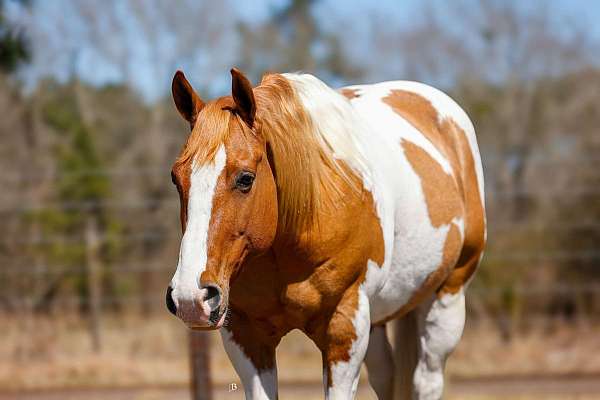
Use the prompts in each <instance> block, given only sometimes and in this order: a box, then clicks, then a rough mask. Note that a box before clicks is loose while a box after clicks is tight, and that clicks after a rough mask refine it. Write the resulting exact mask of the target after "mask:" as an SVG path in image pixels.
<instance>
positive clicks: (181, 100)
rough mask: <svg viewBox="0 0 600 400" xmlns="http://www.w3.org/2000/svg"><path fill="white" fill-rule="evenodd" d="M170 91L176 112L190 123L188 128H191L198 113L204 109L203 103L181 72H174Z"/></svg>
mask: <svg viewBox="0 0 600 400" xmlns="http://www.w3.org/2000/svg"><path fill="white" fill-rule="evenodd" d="M171 91H172V92H173V100H174V101H175V106H176V107H177V111H179V114H181V116H182V117H183V118H185V120H186V121H188V122H189V123H190V127H191V128H193V127H194V123H195V122H196V118H198V113H199V112H200V110H202V107H204V102H203V101H202V100H201V99H200V96H198V95H197V94H196V91H195V90H194V88H193V87H192V85H190V83H189V82H188V80H187V79H186V78H185V75H184V74H183V72H181V71H177V72H175V76H174V77H173V83H172V84H171Z"/></svg>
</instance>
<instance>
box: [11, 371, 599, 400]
mask: <svg viewBox="0 0 600 400" xmlns="http://www.w3.org/2000/svg"><path fill="white" fill-rule="evenodd" d="M599 378H600V376H580V377H574V376H571V377H568V378H558V379H557V378H555V377H554V378H553V377H537V378H522V377H510V378H493V379H480V380H477V379H469V380H464V381H455V382H452V383H451V385H449V388H448V390H447V391H446V398H447V399H448V400H458V399H463V400H500V399H503V400H534V399H536V400H537V399H546V400H592V399H600V379H599ZM280 386H281V387H280V392H279V395H280V398H282V399H287V400H313V399H314V400H317V399H322V398H323V394H322V388H321V386H320V385H317V384H283V385H280ZM9 399H10V400H79V399H86V400H101V399H102V400H105V399H110V400H161V399H170V400H180V399H181V400H187V399H189V392H188V390H187V388H186V387H184V386H181V387H175V386H173V387H154V388H113V389H106V388H105V389H99V388H95V389H93V388H91V389H67V390H65V389H54V390H40V391H28V392H26V393H18V392H9V393H6V392H5V393H2V392H0V400H9ZM243 399H244V396H243V392H242V390H241V389H237V390H233V391H232V390H230V388H229V387H227V385H226V386H225V387H223V386H222V385H219V386H218V387H215V390H214V400H243ZM357 399H358V400H375V399H376V397H375V395H374V394H373V392H372V391H371V389H370V388H369V387H368V385H367V384H366V382H361V385H360V386H359V393H358V396H357Z"/></svg>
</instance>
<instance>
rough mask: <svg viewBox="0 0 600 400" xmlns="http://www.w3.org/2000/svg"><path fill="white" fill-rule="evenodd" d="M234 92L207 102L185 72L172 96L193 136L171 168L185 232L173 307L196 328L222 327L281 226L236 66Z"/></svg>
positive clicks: (252, 110)
mask: <svg viewBox="0 0 600 400" xmlns="http://www.w3.org/2000/svg"><path fill="white" fill-rule="evenodd" d="M231 75H232V78H233V84H232V95H231V96H227V97H222V98H219V99H217V100H214V101H211V102H208V103H206V104H205V103H203V102H202V100H201V99H200V97H199V96H198V95H197V94H196V92H195V91H194V89H193V88H192V86H191V85H190V83H189V82H188V81H187V80H186V78H185V76H184V75H183V73H181V72H180V71H178V72H177V73H176V74H175V77H174V78H173V86H172V90H173V99H174V101H175V105H176V107H177V110H178V111H179V113H180V114H181V115H182V116H183V117H184V118H185V119H186V120H187V121H188V122H189V123H190V126H191V128H192V131H191V134H190V136H189V138H188V140H187V143H186V144H185V146H184V148H183V150H182V152H181V154H180V156H179V158H178V159H177V161H176V162H175V164H174V166H173V170H172V178H173V182H174V184H175V185H176V186H177V190H178V192H179V198H180V202H181V226H182V230H183V238H182V240H181V248H180V252H179V262H178V264H177V270H176V272H175V275H174V276H173V279H172V281H171V284H170V285H169V287H168V289H167V296H166V301H167V307H168V308H169V310H170V311H171V312H172V313H173V314H175V315H177V316H178V317H179V318H181V319H182V320H183V321H184V322H185V323H186V324H187V325H188V326H189V327H191V328H196V329H216V328H220V327H221V326H222V324H223V322H224V319H225V313H226V311H227V306H228V296H229V287H230V282H231V281H232V279H234V278H235V276H236V274H237V273H238V271H239V269H240V266H241V264H242V263H243V261H244V259H245V258H246V256H247V255H249V254H252V253H260V252H264V251H266V250H267V249H268V248H269V247H270V246H271V245H272V242H273V240H274V238H275V232H276V229H277V193H276V188H275V180H274V176H273V171H272V170H271V166H270V163H269V152H268V150H267V147H268V145H267V143H266V140H265V138H264V135H263V134H262V133H261V126H260V123H259V122H258V121H257V120H256V102H255V98H254V94H253V90H252V86H251V84H250V82H249V81H248V79H246V77H245V76H244V75H243V74H242V73H241V72H239V71H238V70H236V69H232V70H231Z"/></svg>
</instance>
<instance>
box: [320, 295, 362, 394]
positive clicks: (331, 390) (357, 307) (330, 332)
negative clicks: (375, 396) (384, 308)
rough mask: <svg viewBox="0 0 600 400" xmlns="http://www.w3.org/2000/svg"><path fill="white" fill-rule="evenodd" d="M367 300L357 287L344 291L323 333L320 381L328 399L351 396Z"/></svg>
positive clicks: (353, 392) (360, 362)
mask: <svg viewBox="0 0 600 400" xmlns="http://www.w3.org/2000/svg"><path fill="white" fill-rule="evenodd" d="M370 327H371V321H370V316H369V300H368V298H367V296H366V294H365V293H364V292H363V291H362V290H361V289H360V287H357V286H354V287H352V288H350V289H348V291H346V293H345V294H344V296H343V298H342V301H341V302H340V303H339V305H338V306H337V308H336V310H335V312H334V313H333V315H332V317H331V319H330V321H329V324H328V326H327V330H326V333H325V340H324V346H322V348H321V351H322V352H323V381H324V385H325V398H326V399H328V400H350V399H354V397H355V395H356V390H357V388H358V378H359V375H360V366H361V364H362V362H363V359H364V358H365V353H366V351H367V346H368V344H369V329H370Z"/></svg>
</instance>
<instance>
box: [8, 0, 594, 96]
mask: <svg viewBox="0 0 600 400" xmlns="http://www.w3.org/2000/svg"><path fill="white" fill-rule="evenodd" d="M74 1H75V0H37V1H35V0H34V2H33V10H22V9H20V7H18V6H16V5H15V4H14V3H12V2H10V1H9V2H7V11H8V12H7V14H8V16H9V18H11V19H13V20H16V21H19V23H22V24H24V26H25V28H26V29H27V27H32V26H33V27H34V29H36V30H38V31H39V32H38V33H37V35H34V38H35V40H36V41H37V42H36V46H34V50H35V49H38V53H39V54H38V57H35V54H34V59H33V65H31V66H30V67H28V68H27V69H26V70H25V71H24V72H23V75H22V76H23V79H24V80H25V81H26V82H28V83H29V85H28V86H29V87H31V86H32V85H34V84H35V82H37V80H38V79H39V78H40V77H43V76H46V75H50V76H54V77H56V78H58V79H59V80H65V79H67V78H68V77H69V76H70V75H71V74H72V73H73V72H74V71H75V73H77V74H78V75H79V76H80V77H82V78H83V79H84V80H86V81H88V82H90V83H93V84H96V85H102V84H106V83H119V82H121V81H122V80H124V79H126V80H128V81H129V82H130V83H131V84H132V85H133V86H134V87H135V88H136V89H137V90H138V91H140V92H142V93H143V94H144V95H145V96H146V97H148V98H151V99H152V98H156V97H159V96H162V95H164V94H165V92H166V91H167V90H168V87H169V85H168V79H169V76H170V75H172V72H173V71H172V69H174V68H176V67H177V68H184V67H187V69H191V70H193V71H194V72H195V75H197V76H203V78H204V80H203V81H202V82H199V81H200V80H201V79H198V82H197V83H199V84H203V85H205V86H206V85H207V83H206V82H208V81H210V85H209V87H208V88H207V89H208V90H210V91H211V92H213V93H218V92H222V91H223V90H226V88H227V86H228V81H229V77H228V69H229V68H228V67H229V64H230V63H231V62H233V61H232V60H235V54H233V52H234V51H235V47H236V46H237V45H238V44H239V42H238V43H232V42H235V41H239V40H240V39H239V38H237V37H235V24H234V23H231V24H230V25H228V28H226V29H227V30H228V31H229V33H230V36H229V39H227V40H228V41H224V42H223V43H225V45H224V46H222V47H221V48H219V51H218V54H214V57H211V58H209V57H206V56H204V57H200V56H198V57H192V58H190V60H188V61H185V62H184V61H182V62H179V64H177V63H175V64H177V65H164V66H163V65H156V64H157V63H156V62H154V61H153V59H152V57H151V53H152V51H153V47H152V46H162V49H163V50H162V51H168V49H169V47H170V46H171V47H172V46H175V45H176V43H171V42H169V37H168V35H166V34H165V35H162V36H159V37H158V38H156V42H153V43H148V39H147V38H145V37H143V36H142V35H140V34H139V27H136V26H135V24H134V23H131V18H128V16H127V10H126V7H125V6H124V4H125V3H126V2H124V1H117V2H116V3H114V4H115V7H116V8H117V9H118V10H120V11H117V13H116V15H120V18H121V20H122V21H124V22H125V23H124V24H123V26H125V27H126V29H125V31H124V32H122V33H120V35H121V36H118V35H116V34H114V33H113V32H111V30H110V28H107V30H106V39H105V44H106V48H107V49H108V51H114V52H118V51H119V44H120V43H122V42H124V41H127V42H128V43H129V45H128V49H130V50H129V51H130V52H131V54H130V59H129V60H128V62H129V65H128V70H130V71H135V73H130V74H129V76H127V77H126V76H123V71H122V68H121V69H119V67H118V66H116V65H115V64H114V63H111V62H110V60H107V58H106V57H103V56H102V54H99V53H98V52H97V51H95V50H94V49H93V47H92V46H89V45H88V44H87V43H86V40H85V39H83V38H84V33H85V31H86V26H85V25H82V22H81V20H80V19H78V18H77V16H76V14H75V13H73V12H72V10H71V7H70V5H72V4H73V3H74ZM286 1H287V0H253V1H247V0H230V3H231V5H232V7H231V8H232V9H231V10H225V11H224V12H223V13H222V14H219V15H215V18H217V19H218V18H222V21H223V22H222V23H226V21H227V20H228V18H227V17H228V16H229V19H231V18H230V15H228V14H233V15H234V16H235V17H236V18H239V19H241V20H243V21H246V22H250V23H257V24H258V23H260V22H261V21H264V20H265V19H266V18H268V16H269V14H270V13H271V11H272V10H274V9H278V8H280V7H281V6H282V5H284V4H286ZM466 1H477V0H466ZM496 1H497V0H496ZM91 3H92V4H96V7H97V10H99V11H98V12H99V13H101V12H102V10H103V7H104V5H105V4H108V3H110V2H101V0H97V3H94V2H93V1H92V2H91ZM132 3H133V2H132ZM421 3H422V1H420V0H396V1H394V0H378V1H377V2H373V1H370V0H352V1H350V0H342V1H340V0H322V1H321V2H320V3H319V4H318V6H317V7H316V11H315V12H316V15H317V17H318V18H319V21H320V22H321V23H322V25H323V26H324V27H325V29H333V30H335V29H344V26H340V25H342V24H343V23H348V21H351V22H352V24H353V26H352V28H353V30H354V31H356V32H358V35H357V36H356V37H355V42H356V43H352V46H349V48H350V49H351V50H352V52H353V53H355V55H356V57H359V58H360V57H368V54H369V46H370V43H369V42H368V35H366V34H365V35H364V36H363V37H364V40H360V39H361V34H360V32H362V31H364V32H366V31H367V30H368V29H370V28H372V27H371V26H370V24H371V23H372V19H370V18H369V16H373V15H380V16H385V17H386V18H387V19H386V20H387V21H393V23H394V24H396V26H397V27H403V26H409V25H410V24H411V23H412V22H413V21H414V20H415V19H418V18H419V13H418V10H419V6H420V5H421ZM432 3H433V7H434V8H435V9H436V11H438V13H439V15H440V16H441V17H442V18H446V19H447V20H448V24H449V26H453V25H454V24H456V22H457V21H455V20H454V19H453V17H451V16H449V15H446V14H445V10H446V8H447V6H446V5H447V4H448V0H432ZM500 3H502V2H500ZM141 4H144V3H141ZM172 4H177V3H176V2H172ZM517 4H519V7H523V8H524V9H527V8H531V9H534V10H537V11H538V12H549V13H550V14H551V15H553V16H554V19H558V20H559V21H554V22H555V23H556V26H561V24H563V25H562V26H564V24H572V25H576V26H586V32H587V33H588V34H589V36H590V37H591V38H593V39H594V40H600V24H597V23H595V21H598V20H600V1H597V0H587V1H585V0H531V1H521V2H518V3H517ZM107 7H110V6H107ZM23 21H25V22H23ZM459 22H460V21H459ZM457 26H460V25H457ZM190 29H193V27H190ZM165 49H166V50H165ZM212 51H214V50H212ZM40 54H43V56H42V55H40ZM215 60H218V61H219V62H216V61H215ZM207 75H210V76H211V79H210V80H208V79H205V77H206V76H207ZM191 79H192V81H193V80H194V74H193V75H192V77H191Z"/></svg>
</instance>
